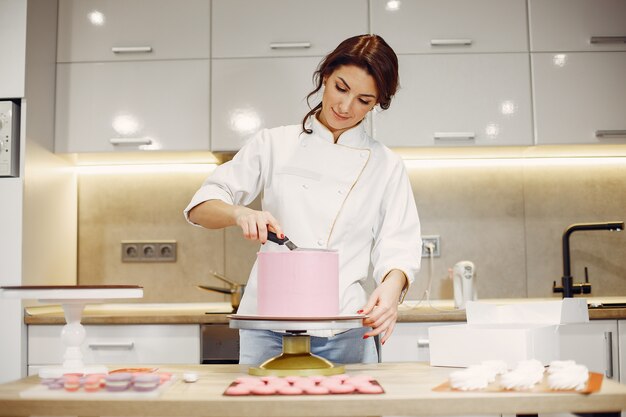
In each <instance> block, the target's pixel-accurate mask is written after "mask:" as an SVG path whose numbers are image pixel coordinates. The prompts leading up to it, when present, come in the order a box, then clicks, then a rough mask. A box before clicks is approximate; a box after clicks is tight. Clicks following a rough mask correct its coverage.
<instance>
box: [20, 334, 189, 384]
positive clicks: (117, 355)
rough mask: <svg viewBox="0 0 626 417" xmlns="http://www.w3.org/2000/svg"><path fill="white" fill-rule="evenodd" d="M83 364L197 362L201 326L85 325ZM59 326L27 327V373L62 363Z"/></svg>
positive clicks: (30, 373) (33, 372)
mask: <svg viewBox="0 0 626 417" xmlns="http://www.w3.org/2000/svg"><path fill="white" fill-rule="evenodd" d="M84 327H85V332H86V338H85V342H84V343H83V345H82V348H81V350H82V353H83V361H84V362H85V364H100V365H106V364H137V365H141V364H155V363H164V364H194V363H200V326H198V325H194V324H189V325H181V324H176V325H161V324H158V325H156V324H152V325H145V324H143V325H85V326H84ZM62 328H63V326H60V325H30V326H28V374H29V375H33V374H36V373H37V372H38V370H39V368H41V367H42V366H49V365H58V364H61V363H63V353H64V351H65V347H64V345H63V343H62V341H61V329H62Z"/></svg>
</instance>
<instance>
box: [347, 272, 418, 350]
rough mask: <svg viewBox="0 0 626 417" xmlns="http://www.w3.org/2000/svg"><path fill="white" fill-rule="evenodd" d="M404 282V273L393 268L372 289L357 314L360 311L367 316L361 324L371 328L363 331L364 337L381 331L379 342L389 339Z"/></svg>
mask: <svg viewBox="0 0 626 417" xmlns="http://www.w3.org/2000/svg"><path fill="white" fill-rule="evenodd" d="M406 282H407V280H406V277H405V276H404V273H403V272H402V271H400V270H397V269H394V270H392V271H390V272H389V273H388V274H387V276H386V277H385V279H384V280H383V282H382V283H381V284H380V285H379V286H378V287H377V288H376V289H375V290H374V292H373V293H372V295H371V296H370V298H369V300H368V301H367V304H365V307H363V310H361V311H359V314H361V313H362V314H366V315H367V316H368V317H367V318H366V319H363V325H364V326H369V327H371V328H372V330H371V331H369V332H367V333H365V335H364V336H363V338H364V339H365V338H367V337H370V336H376V335H377V334H381V333H383V332H385V334H384V335H383V336H382V338H381V339H380V342H381V343H385V342H386V341H387V339H389V337H390V336H391V334H392V333H393V329H394V327H395V326H396V320H397V319H398V300H399V298H400V294H401V293H402V289H403V288H404V286H405V285H406Z"/></svg>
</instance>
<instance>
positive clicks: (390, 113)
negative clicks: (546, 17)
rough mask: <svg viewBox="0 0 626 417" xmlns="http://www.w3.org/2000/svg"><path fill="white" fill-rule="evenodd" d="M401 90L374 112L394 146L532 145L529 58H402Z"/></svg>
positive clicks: (380, 136)
mask: <svg viewBox="0 0 626 417" xmlns="http://www.w3.org/2000/svg"><path fill="white" fill-rule="evenodd" d="M399 61H400V83H401V89H400V90H399V91H398V93H397V94H396V97H395V98H394V101H393V102H392V103H391V107H390V108H389V109H388V110H384V111H381V112H377V113H375V114H374V118H373V119H374V125H373V126H374V127H373V131H374V137H375V138H376V139H377V140H379V141H380V142H382V143H384V144H385V145H387V146H390V147H420V146H433V147H446V146H501V145H520V146H522V145H532V144H533V133H532V121H531V99H530V71H529V62H528V54H525V53H510V54H424V55H401V56H400V57H399Z"/></svg>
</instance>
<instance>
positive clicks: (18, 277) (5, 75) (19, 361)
mask: <svg viewBox="0 0 626 417" xmlns="http://www.w3.org/2000/svg"><path fill="white" fill-rule="evenodd" d="M0 39H2V43H3V45H7V50H6V53H7V54H8V55H4V56H3V59H2V65H0V99H2V98H21V97H22V96H23V95H24V68H25V40H26V2H25V1H22V0H0ZM4 52H5V51H4V50H3V54H4ZM5 57H6V59H5ZM23 128H24V120H23V119H22V123H21V130H22V131H23ZM22 138H23V134H22ZM20 145H21V146H20V147H21V152H20V155H21V159H22V161H20V171H21V173H20V177H18V178H0V221H1V222H2V223H1V225H0V286H4V285H21V283H22V202H23V188H24V187H23V186H24V181H23V166H24V164H23V161H24V157H23V155H24V152H23V151H24V141H23V139H22V140H21V141H20ZM0 317H2V319H1V320H0V334H1V335H2V343H0V382H6V381H10V380H13V379H16V378H20V377H21V376H24V375H25V372H26V367H25V357H26V354H25V340H24V335H25V329H24V325H23V318H22V306H21V301H20V300H5V299H0Z"/></svg>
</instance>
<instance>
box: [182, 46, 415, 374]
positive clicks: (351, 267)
mask: <svg viewBox="0 0 626 417" xmlns="http://www.w3.org/2000/svg"><path fill="white" fill-rule="evenodd" d="M314 79H315V82H316V88H315V89H314V90H313V91H312V92H311V93H310V94H309V95H308V96H307V100H308V99H310V98H311V97H312V96H314V95H315V94H317V93H318V92H319V91H320V90H322V89H323V96H322V101H321V103H319V104H318V105H317V106H315V107H314V108H313V109H311V111H310V112H309V113H308V114H307V115H306V116H305V117H304V119H303V121H302V124H301V125H293V126H282V127H278V128H274V129H265V130H262V131H261V132H259V133H257V134H256V135H255V136H254V137H253V138H252V139H251V140H250V141H249V142H248V143H247V144H246V145H245V146H244V147H243V148H242V149H241V150H240V151H239V152H238V153H237V155H236V156H235V157H234V158H233V160H232V161H230V162H228V163H226V164H223V165H221V166H219V167H218V168H217V169H216V170H215V171H214V173H213V174H212V175H211V176H210V177H209V178H208V179H207V180H206V181H205V183H204V184H203V185H202V187H201V188H200V189H199V190H198V191H197V192H196V194H195V195H194V197H193V199H192V201H191V203H190V204H189V206H188V207H187V208H186V209H185V215H186V217H187V219H188V220H189V221H190V222H191V223H192V224H195V225H200V226H203V227H206V228H210V229H217V228H223V227H227V226H238V227H240V228H241V229H242V231H243V235H244V237H245V238H246V239H250V240H258V241H259V242H261V243H262V244H264V243H265V242H266V240H267V231H268V229H269V230H272V231H274V232H275V233H276V234H277V235H278V236H279V237H281V238H282V237H284V234H285V233H287V235H288V236H289V238H290V239H291V240H292V241H293V242H296V244H298V245H299V246H302V247H318V248H329V249H335V250H338V251H339V254H340V256H339V261H340V265H339V281H340V283H339V287H340V288H339V296H340V314H347V315H350V314H354V313H362V314H366V315H367V316H368V318H367V319H365V320H364V322H363V324H364V326H366V327H363V328H361V329H353V330H349V331H346V332H342V333H338V332H311V333H310V334H311V335H313V337H312V338H311V350H312V352H313V353H314V354H317V355H320V356H322V357H325V358H326V359H328V360H330V361H332V362H336V363H359V362H376V361H377V353H376V347H375V344H374V341H373V338H371V336H375V335H380V334H382V337H381V342H382V343H384V342H385V341H386V340H387V339H388V338H389V336H390V335H391V333H392V332H393V328H394V326H395V323H396V319H397V305H398V301H399V300H401V299H402V298H403V295H404V294H405V293H406V290H407V289H408V287H409V285H410V284H411V283H412V282H413V280H414V279H415V276H416V274H417V272H418V270H419V266H420V257H421V238H420V224H419V219H418V215H417V210H416V208H415V201H414V199H413V194H412V191H411V186H410V183H409V180H408V177H407V174H406V171H405V169H404V165H403V163H402V161H401V159H400V158H399V157H398V156H397V155H395V154H394V153H392V152H391V151H390V150H389V149H387V148H386V147H385V146H383V145H382V144H380V143H378V142H376V141H375V140H374V139H372V138H370V137H369V136H367V134H366V133H365V129H364V126H363V123H362V121H363V119H364V118H365V116H366V115H367V113H368V112H369V111H371V110H372V109H373V108H374V106H376V105H379V106H380V107H381V108H382V109H387V108H389V105H390V103H391V99H392V97H393V95H394V94H395V92H396V89H397V86H398V59H397V57H396V54H395V53H394V52H393V50H392V49H391V48H390V47H389V45H387V43H386V42H385V41H384V40H383V39H382V38H381V37H380V36H377V35H361V36H355V37H352V38H349V39H346V40H345V41H343V42H342V43H341V44H340V45H339V46H338V47H337V48H336V49H335V50H334V51H333V52H331V53H330V54H329V55H328V56H326V57H325V58H324V59H323V60H322V62H321V63H320V65H319V68H318V69H317V71H316V72H315V74H314ZM261 192H263V201H262V206H263V209H262V210H261V211H257V210H252V209H250V208H247V207H245V205H247V204H249V203H251V202H252V201H253V200H254V199H255V198H256V197H257V196H258V195H259V193H261ZM281 250H286V249H285V248H284V247H283V246H279V245H275V244H273V243H270V244H267V245H263V246H262V247H261V251H281ZM370 264H371V265H372V267H373V271H370V270H369V267H370ZM256 274H257V264H256V263H255V265H254V267H253V268H252V271H251V273H250V278H249V280H248V284H247V286H246V293H245V294H244V298H243V300H242V302H241V305H240V307H239V310H238V313H240V314H255V313H256V289H257V288H256V287H257V275H256ZM372 275H373V278H374V280H375V282H376V284H377V287H376V289H375V290H374V291H373V292H372V294H371V295H369V298H368V296H367V293H366V291H365V290H364V288H363V284H364V282H365V281H366V280H367V278H368V276H372ZM240 342H241V348H240V363H245V364H259V363H261V362H263V361H264V360H266V359H268V358H270V357H273V356H275V355H278V354H280V352H281V346H282V338H281V335H280V334H278V333H275V332H272V331H263V330H240Z"/></svg>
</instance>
